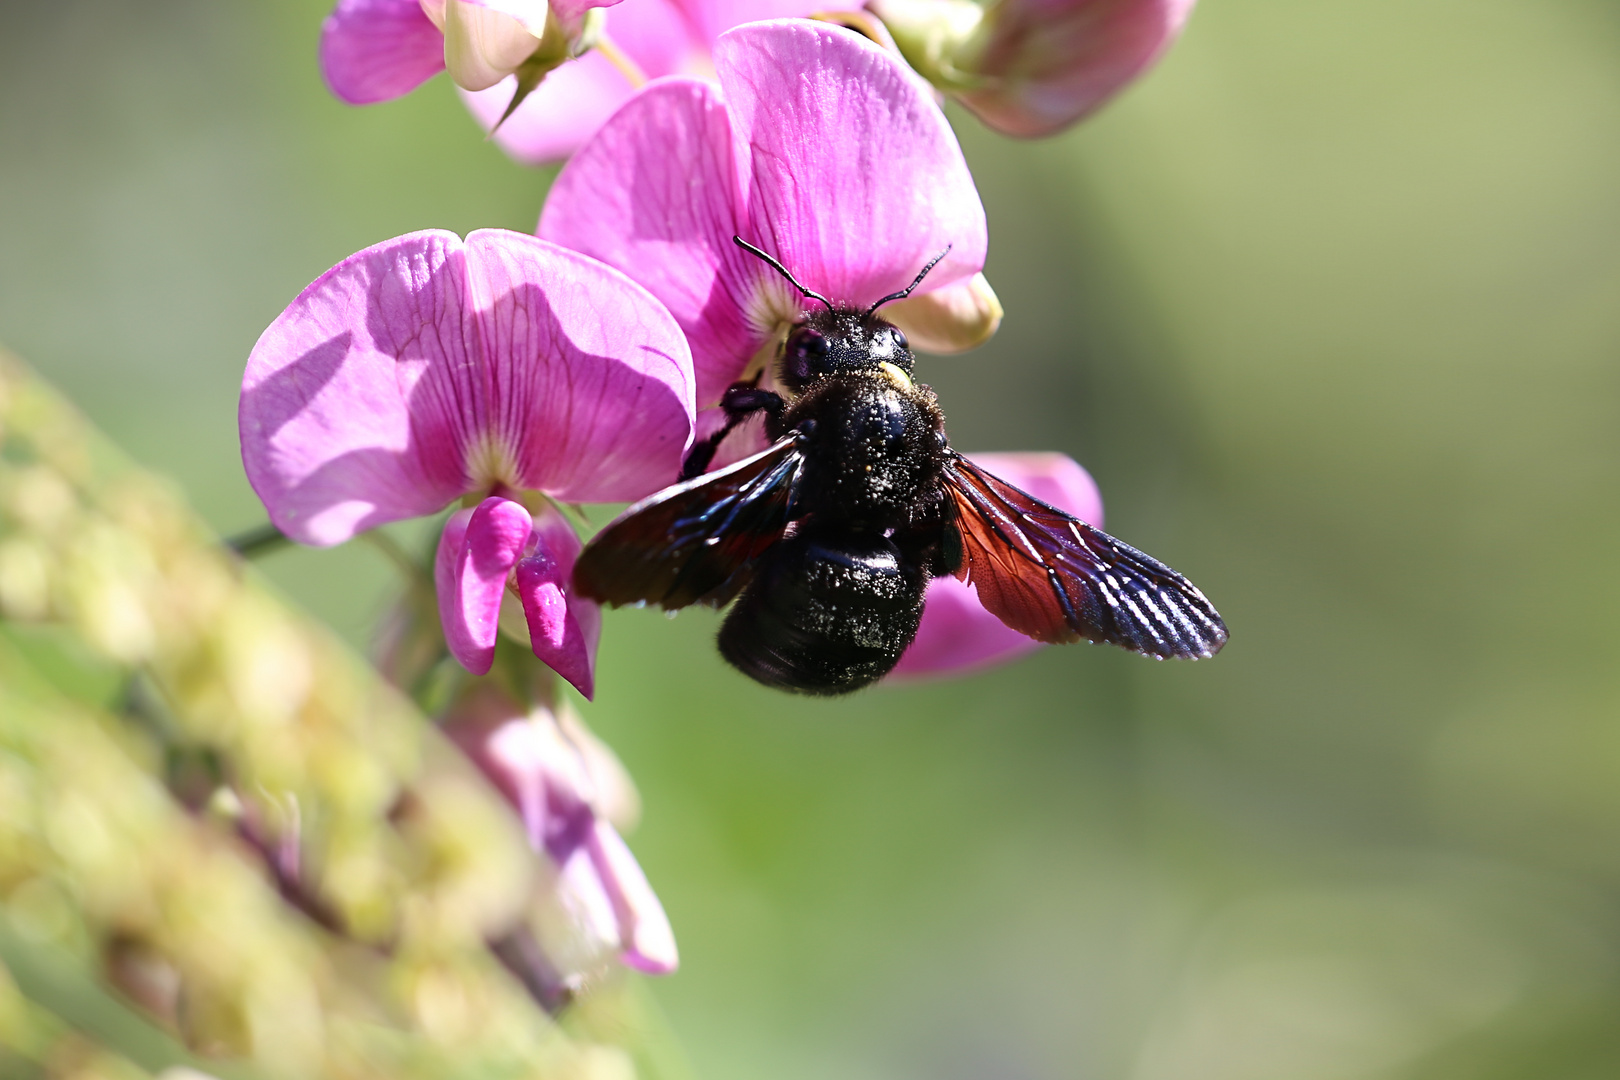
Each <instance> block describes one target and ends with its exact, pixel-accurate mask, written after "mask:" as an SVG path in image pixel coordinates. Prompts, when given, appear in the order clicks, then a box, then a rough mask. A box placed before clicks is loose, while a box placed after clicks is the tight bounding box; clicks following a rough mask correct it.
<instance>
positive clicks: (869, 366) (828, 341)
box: [731, 236, 951, 390]
mask: <svg viewBox="0 0 1620 1080" xmlns="http://www.w3.org/2000/svg"><path fill="white" fill-rule="evenodd" d="M731 239H732V240H733V241H735V242H736V244H737V246H738V247H740V248H742V249H743V250H745V251H747V252H748V253H749V254H751V255H753V256H755V257H756V258H758V259H760V260H761V261H763V262H764V263H765V264H766V265H767V266H769V267H770V268H771V269H772V270H775V271H776V272H777V273H778V274H781V275H782V276H783V277H784V278H786V279H787V281H788V283H789V284H790V285H792V286H793V287H794V288H795V289H798V290H799V292H800V294H801V295H803V296H804V298H805V299H807V300H815V301H817V302H818V303H820V304H821V306H822V307H823V308H824V309H825V310H822V311H816V312H812V313H810V314H808V315H806V316H805V317H804V321H803V322H800V323H798V324H796V325H795V326H794V327H793V329H792V330H790V331H789V332H788V336H787V340H786V341H785V342H784V343H783V345H782V354H781V360H780V376H781V381H782V383H783V384H784V385H786V386H788V387H790V388H792V389H794V390H802V389H804V387H805V386H806V385H808V384H809V383H810V381H811V380H813V379H818V378H821V377H823V376H826V375H834V374H839V373H844V372H856V371H875V370H879V369H881V368H882V367H883V365H885V364H887V365H889V366H890V367H893V368H896V369H898V370H899V371H900V372H902V373H903V374H904V375H905V377H906V378H907V379H909V378H910V377H911V370H912V367H913V361H912V359H911V349H910V347H909V346H908V345H907V343H906V335H905V334H903V333H901V331H900V328H899V327H898V326H895V325H894V324H893V323H891V322H889V321H888V320H887V319H882V318H879V317H878V315H877V309H878V308H880V307H882V306H883V305H884V304H887V303H889V302H890V301H891V300H904V299H905V298H906V297H908V296H910V295H911V291H912V290H913V289H915V288H916V287H917V286H918V285H921V284H922V282H923V278H925V277H927V276H928V271H930V270H932V269H933V268H934V267H936V266H938V265H939V261H940V260H941V259H943V258H944V257H945V256H946V255H949V254H950V252H951V249H950V247H949V246H947V247H946V248H945V250H944V251H942V252H940V253H939V254H938V255H935V256H934V257H933V258H932V259H929V260H928V265H927V266H924V267H923V268H922V270H921V271H919V272H918V274H917V276H916V278H914V279H913V280H912V282H911V284H910V285H907V286H906V287H905V288H904V289H901V290H900V291H899V292H893V293H890V294H889V295H888V296H885V297H883V298H882V299H880V300H878V301H877V302H876V303H874V304H873V305H872V306H871V307H869V308H867V309H866V310H865V311H860V310H857V309H855V308H851V307H843V306H841V305H837V304H834V303H833V302H832V301H831V300H828V299H827V298H826V297H825V296H822V295H821V294H820V293H818V292H816V291H815V290H813V289H807V288H805V287H804V286H803V285H801V284H799V280H798V279H797V278H795V277H794V276H793V274H792V272H791V271H789V270H788V268H787V267H785V266H783V265H782V264H781V263H780V262H778V261H777V260H776V259H774V258H772V257H771V256H770V255H767V254H766V253H765V252H763V251H761V250H760V249H759V248H757V247H755V246H754V245H753V244H750V243H749V242H748V241H746V240H744V239H743V238H742V237H740V236H733V237H732V238H731Z"/></svg>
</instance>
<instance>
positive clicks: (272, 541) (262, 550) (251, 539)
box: [225, 521, 292, 559]
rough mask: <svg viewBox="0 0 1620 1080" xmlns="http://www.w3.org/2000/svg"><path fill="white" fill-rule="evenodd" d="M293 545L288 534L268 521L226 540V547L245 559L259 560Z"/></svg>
mask: <svg viewBox="0 0 1620 1080" xmlns="http://www.w3.org/2000/svg"><path fill="white" fill-rule="evenodd" d="M290 543H292V541H291V540H290V539H288V537H287V534H286V533H284V532H282V531H281V530H280V529H278V528H276V527H275V526H274V525H272V524H270V523H269V522H268V521H267V522H265V523H264V524H263V525H260V526H258V527H256V528H252V529H248V530H247V531H246V532H239V533H237V534H236V535H235V536H232V537H228V538H227V539H226V540H225V546H226V547H228V548H230V549H231V550H232V551H234V552H236V553H237V554H238V555H240V556H241V557H242V558H244V559H257V558H259V557H261V556H264V555H268V554H270V553H271V552H273V551H277V550H279V549H280V548H282V547H285V546H286V545H288V544H290Z"/></svg>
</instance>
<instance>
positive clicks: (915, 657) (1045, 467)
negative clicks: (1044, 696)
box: [890, 453, 1103, 680]
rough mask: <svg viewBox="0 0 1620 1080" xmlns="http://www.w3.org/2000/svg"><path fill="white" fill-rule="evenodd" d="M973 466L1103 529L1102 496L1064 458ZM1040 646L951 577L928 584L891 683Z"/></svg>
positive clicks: (1005, 458) (1030, 456)
mask: <svg viewBox="0 0 1620 1080" xmlns="http://www.w3.org/2000/svg"><path fill="white" fill-rule="evenodd" d="M969 456H970V457H971V458H972V459H973V460H974V461H976V462H977V463H979V464H980V465H982V466H984V467H985V468H986V469H988V470H990V471H991V472H993V473H995V474H996V475H997V476H999V477H1001V478H1002V479H1003V480H1006V481H1007V482H1008V483H1010V484H1012V485H1013V486H1014V487H1018V488H1022V489H1023V490H1024V491H1027V492H1029V494H1031V495H1033V496H1035V497H1036V498H1037V499H1040V500H1041V501H1043V502H1047V503H1050V504H1051V505H1053V506H1055V507H1057V508H1058V509H1060V510H1067V511H1068V512H1069V513H1071V514H1073V515H1074V516H1075V517H1077V518H1079V519H1080V520H1081V521H1084V522H1088V523H1089V524H1092V525H1096V526H1097V527H1098V528H1101V527H1102V520H1103V511H1102V496H1101V495H1099V494H1098V492H1097V485H1096V483H1095V482H1094V481H1093V480H1092V479H1091V475H1090V474H1089V473H1087V472H1086V470H1085V469H1083V468H1081V467H1080V465H1079V464H1078V463H1077V462H1076V461H1075V460H1074V459H1073V458H1070V457H1068V456H1067V455H1065V454H1051V453H1024V454H971V455H969ZM1038 648H1040V643H1039V642H1037V641H1035V640H1033V639H1031V638H1027V637H1025V636H1024V635H1023V634H1020V633H1019V632H1018V631H1016V630H1013V629H1010V628H1009V627H1008V626H1007V625H1006V624H1004V623H1003V622H1002V621H1001V620H1000V619H998V618H996V617H995V616H994V615H992V614H990V613H989V612H988V611H986V610H985V609H984V607H983V605H981V604H980V603H979V599H978V595H977V594H976V593H975V592H974V590H973V587H972V586H971V585H965V584H963V583H962V582H960V581H958V580H956V579H955V578H954V577H948V576H947V577H941V578H935V579H934V580H933V581H930V582H929V583H928V603H927V606H926V607H924V608H923V617H922V624H921V625H920V626H918V627H917V636H916V638H915V639H913V640H912V642H911V645H910V647H909V648H907V649H906V651H905V653H904V655H902V656H901V657H900V663H899V664H897V665H896V666H895V669H894V671H893V673H892V674H891V676H890V677H891V678H895V679H901V680H905V679H911V678H916V677H918V676H928V675H942V674H950V673H962V672H967V671H974V670H978V669H980V668H985V667H990V666H992V665H994V664H998V663H1002V662H1004V661H1007V660H1011V659H1013V658H1014V657H1017V656H1022V655H1023V654H1024V653H1027V652H1033V651H1034V650H1035V649H1038Z"/></svg>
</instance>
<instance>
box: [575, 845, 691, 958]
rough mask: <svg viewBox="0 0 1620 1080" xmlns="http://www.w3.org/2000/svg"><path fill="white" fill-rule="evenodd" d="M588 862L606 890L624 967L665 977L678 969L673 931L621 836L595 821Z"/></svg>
mask: <svg viewBox="0 0 1620 1080" xmlns="http://www.w3.org/2000/svg"><path fill="white" fill-rule="evenodd" d="M588 850H589V851H590V856H591V862H592V864H593V865H594V866H595V867H596V872H597V874H599V875H600V877H601V880H602V884H603V885H604V886H605V887H606V890H607V895H608V898H609V899H610V900H611V901H612V904H613V910H614V913H615V914H616V915H617V917H618V922H619V941H620V943H621V944H622V947H623V953H622V954H621V955H622V959H623V960H624V962H625V963H626V964H629V965H630V966H631V967H633V968H635V969H636V970H638V971H644V972H646V973H647V974H649V975H668V974H669V973H670V972H672V971H674V970H675V969H676V968H677V967H678V966H680V954H679V953H678V952H677V951H676V948H675V931H674V930H673V929H671V927H670V925H669V916H667V915H665V914H664V905H663V904H660V903H659V902H658V894H657V893H655V892H653V890H652V885H650V884H649V883H648V881H647V875H646V874H645V873H643V872H642V869H641V864H640V863H638V862H636V857H635V856H634V855H632V854H631V853H630V849H629V847H627V846H626V845H625V842H624V840H623V838H622V837H620V836H619V834H618V832H617V831H616V830H615V829H614V828H613V826H612V825H609V824H608V823H607V822H606V821H603V820H601V819H598V820H597V821H596V824H595V828H594V829H593V830H592V831H591V836H590V840H589V841H588Z"/></svg>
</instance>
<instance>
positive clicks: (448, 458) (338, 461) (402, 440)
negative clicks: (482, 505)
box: [238, 231, 478, 546]
mask: <svg viewBox="0 0 1620 1080" xmlns="http://www.w3.org/2000/svg"><path fill="white" fill-rule="evenodd" d="M466 295H467V285H466V266H465V259H464V258H463V254H462V243H461V239H460V237H458V236H456V235H455V234H454V233H447V232H438V231H432V232H421V233H412V234H410V235H407V236H401V237H397V238H396V239H393V240H389V241H386V242H384V243H381V244H378V245H376V246H375V247H370V248H367V249H366V250H364V251H362V252H359V253H358V254H356V255H352V256H350V257H349V258H347V259H345V260H344V261H343V262H341V263H339V264H338V265H337V266H334V267H333V268H332V269H331V270H328V271H327V272H326V273H325V274H322V275H321V276H320V277H319V278H317V279H316V280H315V282H314V283H313V284H311V285H310V286H309V287H308V288H307V289H305V290H304V291H303V292H302V293H300V294H299V296H298V299H296V300H294V301H293V302H292V304H290V305H289V306H288V307H287V310H286V311H284V312H282V313H281V315H280V316H279V317H278V318H277V319H276V321H275V322H273V323H271V324H270V327H269V328H268V329H267V330H265V332H264V333H263V334H262V335H261V336H260V337H259V341H258V344H256V345H255V346H254V347H253V353H252V355H251V356H250V357H249V358H248V364H247V372H246V373H245V375H244V376H243V379H242V400H241V404H240V407H239V410H238V420H239V423H240V428H241V437H242V464H243V466H244V468H245V469H246V471H247V477H248V482H249V483H251V484H252V485H253V490H254V491H256V492H258V494H259V498H260V499H262V500H263V501H264V504H265V508H266V509H267V510H268V511H269V512H270V520H271V521H273V522H275V524H276V526H277V527H278V528H280V529H281V531H282V532H284V533H286V534H287V535H288V536H290V537H292V538H293V539H294V540H297V541H299V542H300V543H304V544H315V545H319V546H326V545H330V544H338V543H342V542H343V541H344V540H347V539H348V538H349V537H351V536H353V535H354V534H355V533H356V532H359V531H362V530H364V529H369V528H372V527H374V526H377V525H382V524H385V523H387V522H390V521H397V520H400V519H401V518H409V517H417V516H419V515H422V514H431V513H434V512H436V511H437V510H439V509H440V508H442V507H443V506H444V505H445V504H446V503H448V502H450V501H451V500H452V499H454V498H456V497H457V496H459V495H461V494H462V493H464V492H465V491H467V490H468V483H467V479H466V471H465V469H464V467H463V458H462V447H463V446H465V441H464V440H463V439H462V438H461V437H460V435H459V434H458V432H457V431H456V430H455V427H456V425H455V424H454V423H452V422H450V420H448V419H447V418H446V416H445V414H444V410H443V409H442V408H441V406H442V405H443V403H444V401H445V393H444V388H443V386H442V383H443V382H444V381H445V379H446V376H445V375H444V374H443V373H444V372H465V371H466V370H467V369H469V368H472V367H473V366H474V357H475V356H476V355H477V350H478V343H477V335H476V327H475V326H474V325H473V320H472V319H471V317H470V312H469V311H468V305H467V303H466ZM451 403H452V404H453V403H454V401H453V398H452V399H451Z"/></svg>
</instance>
